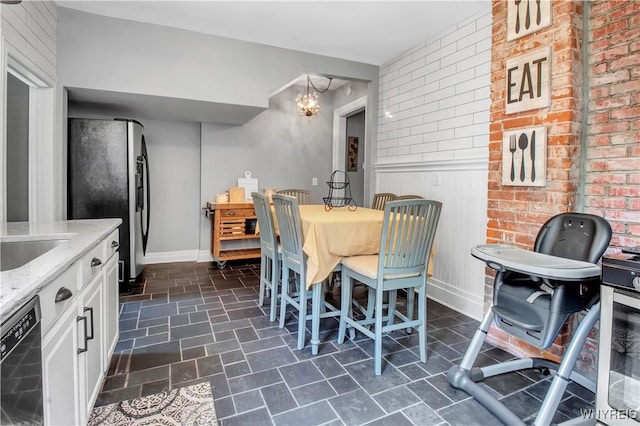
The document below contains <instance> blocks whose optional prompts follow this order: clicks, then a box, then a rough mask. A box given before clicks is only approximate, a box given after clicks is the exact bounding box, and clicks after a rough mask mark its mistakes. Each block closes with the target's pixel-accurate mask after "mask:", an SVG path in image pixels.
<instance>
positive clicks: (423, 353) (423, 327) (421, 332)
mask: <svg viewBox="0 0 640 426" xmlns="http://www.w3.org/2000/svg"><path fill="white" fill-rule="evenodd" d="M409 291H410V292H412V293H413V289H412V288H410V289H409ZM418 297H419V299H418V320H419V321H420V325H418V342H419V344H420V361H421V362H427V295H426V291H425V286H424V285H423V286H421V287H420V290H418Z"/></svg>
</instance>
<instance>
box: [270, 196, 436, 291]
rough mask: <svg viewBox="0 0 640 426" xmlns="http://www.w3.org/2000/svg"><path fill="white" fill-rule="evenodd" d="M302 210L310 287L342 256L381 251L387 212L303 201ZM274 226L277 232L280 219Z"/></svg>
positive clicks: (308, 285) (327, 272)
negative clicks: (329, 207) (329, 206)
mask: <svg viewBox="0 0 640 426" xmlns="http://www.w3.org/2000/svg"><path fill="white" fill-rule="evenodd" d="M298 207H299V209H300V222H301V223H302V234H303V241H304V243H303V246H302V250H303V251H304V253H305V255H306V256H307V277H306V283H305V284H306V285H307V288H311V286H312V285H313V284H315V283H320V282H323V281H324V280H325V279H327V278H329V276H330V275H331V273H332V272H333V271H334V269H335V268H336V266H338V264H340V262H341V261H342V258H343V257H347V256H362V255H372V254H378V251H379V249H380V238H381V237H382V223H383V221H384V211H383V210H376V209H369V208H366V207H358V208H357V209H355V210H351V209H349V208H348V207H333V208H331V209H329V210H327V208H326V207H325V205H324V204H304V205H299V206H298ZM273 217H274V225H275V228H276V233H277V232H278V224H277V220H275V213H274V216H273ZM433 254H434V250H433V249H432V252H431V257H430V258H429V265H428V275H431V272H432V270H433Z"/></svg>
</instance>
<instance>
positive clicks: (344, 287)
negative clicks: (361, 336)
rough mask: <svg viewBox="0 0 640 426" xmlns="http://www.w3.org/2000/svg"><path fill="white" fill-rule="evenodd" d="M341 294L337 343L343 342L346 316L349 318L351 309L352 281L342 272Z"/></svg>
mask: <svg viewBox="0 0 640 426" xmlns="http://www.w3.org/2000/svg"><path fill="white" fill-rule="evenodd" d="M340 291H341V295H340V328H339V329H338V343H340V344H342V343H344V335H345V333H346V331H347V318H350V315H351V314H352V311H351V309H350V307H351V297H352V295H351V293H352V292H353V281H352V279H351V277H347V276H345V273H344V272H343V273H342V282H341V288H340Z"/></svg>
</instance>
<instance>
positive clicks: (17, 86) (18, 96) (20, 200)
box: [6, 73, 29, 222]
mask: <svg viewBox="0 0 640 426" xmlns="http://www.w3.org/2000/svg"><path fill="white" fill-rule="evenodd" d="M6 167H7V222H23V221H28V220H29V86H28V85H26V84H25V83H23V82H22V81H20V80H19V79H17V78H16V77H14V76H13V75H11V74H9V73H7V162H6Z"/></svg>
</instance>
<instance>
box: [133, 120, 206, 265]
mask: <svg viewBox="0 0 640 426" xmlns="http://www.w3.org/2000/svg"><path fill="white" fill-rule="evenodd" d="M142 124H143V125H144V134H145V141H146V143H147V151H148V154H149V176H150V179H151V180H150V182H149V183H150V186H151V217H150V219H149V221H150V228H149V245H148V247H147V252H148V253H162V252H171V251H184V250H196V249H197V248H198V245H199V238H200V230H199V227H200V125H199V124H198V123H179V122H169V121H154V120H148V119H146V120H144V121H142Z"/></svg>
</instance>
